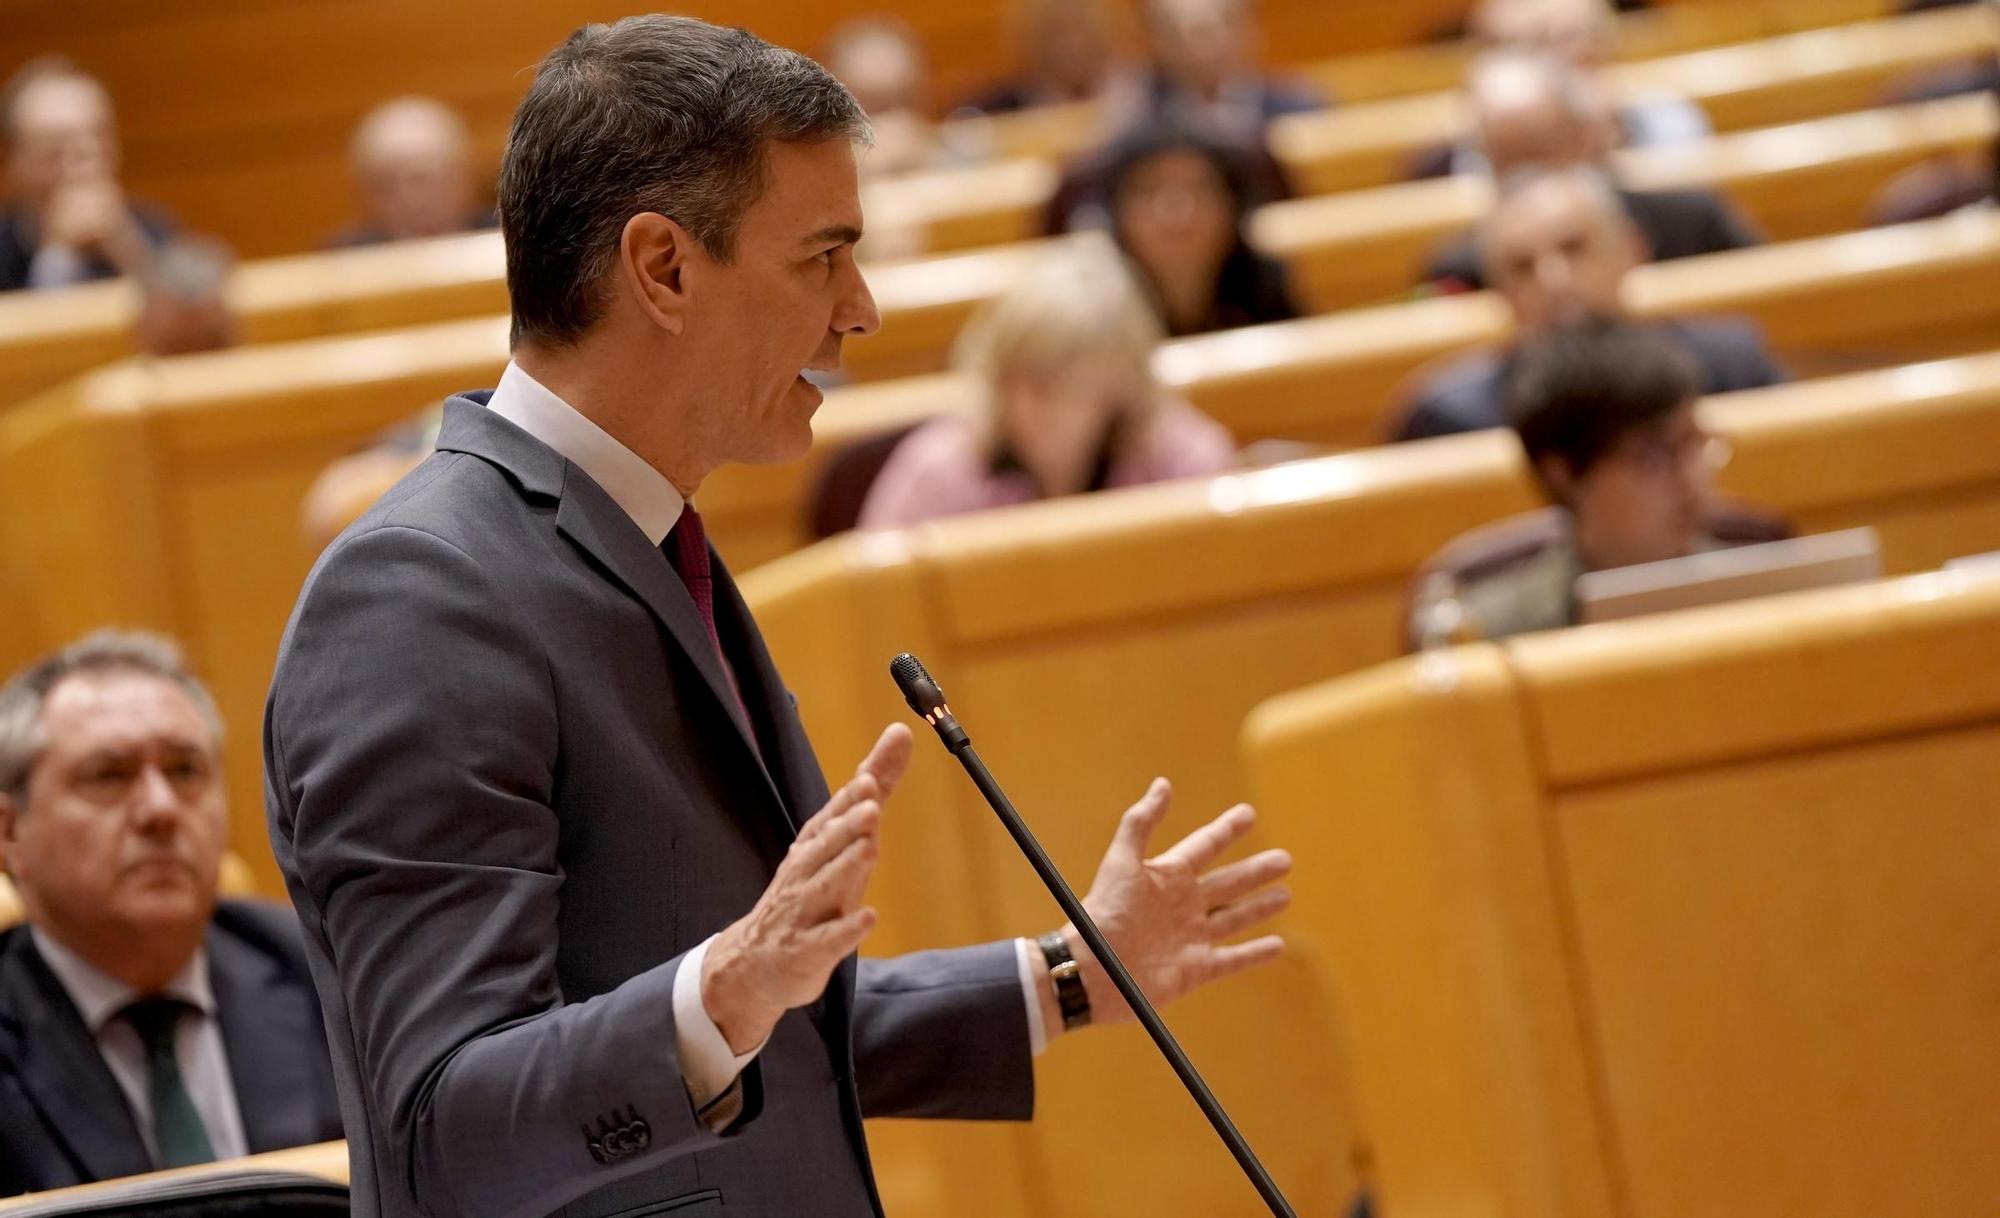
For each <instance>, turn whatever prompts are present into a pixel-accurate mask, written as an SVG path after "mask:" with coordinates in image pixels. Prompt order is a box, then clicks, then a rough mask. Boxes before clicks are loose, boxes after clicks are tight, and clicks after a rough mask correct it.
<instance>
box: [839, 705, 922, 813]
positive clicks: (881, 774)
mask: <svg viewBox="0 0 2000 1218" xmlns="http://www.w3.org/2000/svg"><path fill="white" fill-rule="evenodd" d="M915 748H916V744H915V741H914V739H913V738H912V737H911V735H910V729H909V728H908V727H907V726H906V725H904V724H901V723H891V724H890V725H889V726H888V727H885V728H883V729H882V734H881V735H880V736H879V737H877V738H876V740H875V747H874V748H872V749H869V750H868V756H866V757H864V758H862V761H861V765H860V766H859V767H858V768H857V769H856V770H855V771H854V776H855V778H857V779H859V778H861V777H863V776H864V775H867V776H872V777H873V778H874V780H875V782H876V784H877V788H878V794H877V795H876V798H878V799H882V800H887V799H888V798H889V797H890V796H891V795H893V794H895V793H896V786H897V784H898V783H900V782H902V781H903V775H904V774H906V773H908V772H909V769H910V754H911V753H912V752H913V751H914V750H915Z"/></svg>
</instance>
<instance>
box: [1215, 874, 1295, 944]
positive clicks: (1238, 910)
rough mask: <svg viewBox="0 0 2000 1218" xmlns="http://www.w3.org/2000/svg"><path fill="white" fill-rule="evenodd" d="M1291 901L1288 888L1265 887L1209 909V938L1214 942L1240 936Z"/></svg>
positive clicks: (1282, 909) (1281, 909)
mask: <svg viewBox="0 0 2000 1218" xmlns="http://www.w3.org/2000/svg"><path fill="white" fill-rule="evenodd" d="M1291 903H1292V893H1291V890H1290V889H1288V888H1284V887H1276V888H1266V889H1264V890H1263V891H1262V892H1256V893H1252V894H1251V895H1249V896H1247V897H1244V898H1243V899H1242V900H1240V901H1237V902H1235V903H1234V904H1230V905H1224V906H1222V907H1221V908H1220V909H1215V910H1211V911H1210V912H1209V915H1208V937H1209V940H1210V942H1214V941H1216V940H1220V939H1228V938H1233V937H1234V936H1236V935H1240V934H1242V933H1243V932H1244V931H1246V930H1249V929H1250V928H1251V927H1253V926H1255V925H1257V924H1258V923H1260V922H1263V921H1265V920H1267V919H1269V918H1273V917H1276V916H1277V915H1278V914H1280V913H1282V912H1284V909H1285V907H1286V906H1288V905H1290V904H1291Z"/></svg>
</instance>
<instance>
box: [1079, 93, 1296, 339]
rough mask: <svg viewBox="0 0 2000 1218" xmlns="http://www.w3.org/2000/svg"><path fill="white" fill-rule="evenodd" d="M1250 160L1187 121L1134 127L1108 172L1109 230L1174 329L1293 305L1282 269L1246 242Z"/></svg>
mask: <svg viewBox="0 0 2000 1218" xmlns="http://www.w3.org/2000/svg"><path fill="white" fill-rule="evenodd" d="M1251 172H1252V170H1251V167H1250V165H1249V164H1248V162H1247V160H1246V158H1245V157H1243V156H1241V155H1240V154H1238V153H1237V152H1236V150H1234V149H1232V148H1230V147H1228V146H1226V145H1223V144H1220V143H1217V142H1216V141H1214V140H1211V139H1208V138H1206V137H1205V136H1202V135H1199V134H1197V133H1196V132H1194V131H1193V130H1191V129H1189V128H1185V127H1178V128H1177V127H1157V128H1149V129H1146V130H1142V131H1138V132H1135V133H1133V134H1132V135H1131V136H1128V137H1127V138H1126V139H1125V140H1123V141H1121V142H1120V143H1119V144H1118V145H1117V146H1116V147H1115V148H1114V149H1113V151H1112V155H1111V161H1110V165H1109V168H1108V170H1107V172H1106V185H1105V192H1106V195H1107V196H1108V198H1109V205H1110V213H1111V233H1112V236H1113V238H1114V239H1115V240H1116V241H1117V243H1118V247H1119V248H1120V249H1121V250H1123V251H1124V252H1125V255H1126V257H1128V258H1129V259H1131V261H1132V265H1133V267H1134V269H1135V270H1136V272H1137V273H1138V276H1139V279H1140V283H1141V286H1143V287H1144V288H1145V290H1146V294H1147V296H1148V297H1149V298H1150V299H1151V300H1152V302H1153V307H1154V310H1155V312H1157V313H1158V314H1159V317H1160V321H1161V323H1162V325H1164V327H1165V328H1166V332H1167V333H1168V334H1169V335H1170V336H1173V337H1176V338H1178V337H1180V336H1182V335H1186V334H1203V333H1206V332H1208V331H1210V330H1226V329H1230V328H1232V327H1235V326H1249V325H1257V324H1260V323H1262V322H1268V321H1287V320H1289V319H1291V318H1294V317H1297V316H1298V315H1299V310H1298V307H1297V306H1296V305H1295V304H1294V303H1293V301H1292V296H1291V289H1290V286H1289V284H1288V282H1287V280H1286V276H1285V269H1284V267H1283V266H1282V265H1280V264H1279V263H1277V262H1275V261H1273V260H1272V259H1269V258H1265V257H1264V256H1262V255H1260V254H1258V253H1257V252H1256V251H1255V250H1253V249H1251V248H1250V244H1249V242H1248V241H1246V240H1245V239H1244V235H1243V222H1244V217H1245V215H1246V213H1247V212H1248V211H1249V209H1250V205H1251V199H1252V197H1253V187H1252V185H1251V182H1250V178H1251Z"/></svg>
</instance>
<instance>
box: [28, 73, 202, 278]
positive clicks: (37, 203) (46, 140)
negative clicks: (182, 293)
mask: <svg viewBox="0 0 2000 1218" xmlns="http://www.w3.org/2000/svg"><path fill="white" fill-rule="evenodd" d="M0 121H4V123H5V132H6V140H7V204H6V211H5V213H4V214H0V290H10V289H14V288H26V287H37V288H39V287H60V286H62V285H64V284H70V283H81V282H83V281H85V280H90V279H106V278H110V277H111V276H114V275H126V274H133V273H135V272H137V271H139V270H140V269H142V268H143V267H144V266H145V264H146V262H147V260H148V259H149V258H150V257H151V255H152V250H153V247H154V246H155V245H157V244H158V243H159V242H160V241H161V240H163V239H164V238H165V237H166V236H167V235H168V234H169V233H170V232H172V231H173V225H172V223H171V222H170V221H169V220H168V219H167V218H166V216H165V215H164V213H162V212H160V211H159V210H158V209H157V208H153V207H150V206H147V205H145V204H137V203H133V202H132V201H131V200H129V199H127V198H126V197H125V191H124V188H123V187H122V186H120V185H119V181H118V162H119V150H118V131H117V127H116V124H115V120H114V116H113V114H112V110H111V95H110V94H109V93H107V92H106V91H105V89H104V86H103V85H102V84H100V83H98V81H97V80H96V79H94V78H93V77H90V76H88V75H85V74H84V72H83V71H82V70H81V69H79V68H78V67H77V66H76V65H75V64H73V63H71V62H70V61H68V60H67V59H63V58H60V57H57V56H47V57H44V58H41V59H36V60H32V61H30V62H29V63H28V64H26V65H25V66H23V67H22V68H21V69H20V70H19V71H18V72H16V73H14V76H13V78H12V79H11V80H9V81H8V82H7V85H6V89H5V91H4V93H0Z"/></svg>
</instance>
